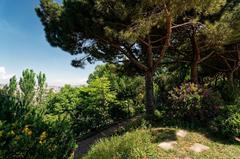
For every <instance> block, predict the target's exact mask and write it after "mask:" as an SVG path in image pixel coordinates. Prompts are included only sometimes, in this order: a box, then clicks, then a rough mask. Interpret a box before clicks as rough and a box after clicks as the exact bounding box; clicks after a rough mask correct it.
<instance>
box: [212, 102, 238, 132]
mask: <svg viewBox="0 0 240 159" xmlns="http://www.w3.org/2000/svg"><path fill="white" fill-rule="evenodd" d="M210 127H211V128H212V129H213V130H214V131H216V132H220V133H221V134H222V135H224V136H227V137H234V136H240V106H239V105H227V106H225V107H223V108H222V109H221V112H220V114H219V115H218V116H217V117H216V118H215V119H214V120H213V121H212V122H211V125H210Z"/></svg>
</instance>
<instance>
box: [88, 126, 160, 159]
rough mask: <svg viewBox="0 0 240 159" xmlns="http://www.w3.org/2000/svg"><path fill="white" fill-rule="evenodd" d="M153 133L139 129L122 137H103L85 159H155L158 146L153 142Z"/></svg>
mask: <svg viewBox="0 0 240 159" xmlns="http://www.w3.org/2000/svg"><path fill="white" fill-rule="evenodd" d="M151 140H152V137H151V133H150V132H148V131H143V130H137V131H135V132H132V133H126V134H125V135H123V136H120V137H117V136H116V137H112V138H110V139H103V140H101V141H100V142H99V143H97V144H96V145H95V146H93V147H92V149H91V150H90V152H89V153H88V154H87V155H86V156H85V157H83V158H84V159H95V158H96V156H97V158H99V159H112V158H114V159H129V158H131V159H143V158H148V159H155V158H157V147H156V146H155V145H152V144H151Z"/></svg>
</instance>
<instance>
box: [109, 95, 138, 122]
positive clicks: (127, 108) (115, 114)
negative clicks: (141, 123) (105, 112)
mask: <svg viewBox="0 0 240 159" xmlns="http://www.w3.org/2000/svg"><path fill="white" fill-rule="evenodd" d="M109 114H110V116H111V118H112V119H114V120H120V119H127V118H131V117H133V116H134V115H135V114H136V109H135V108H134V102H133V100H130V99H129V100H125V101H115V102H114V103H113V104H112V105H111V106H110V109H109Z"/></svg>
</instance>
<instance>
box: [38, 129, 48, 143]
mask: <svg viewBox="0 0 240 159" xmlns="http://www.w3.org/2000/svg"><path fill="white" fill-rule="evenodd" d="M46 138H47V132H46V131H44V132H42V134H41V135H40V137H39V143H40V144H41V145H42V144H44V143H45V142H46Z"/></svg>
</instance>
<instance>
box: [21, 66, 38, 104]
mask: <svg viewBox="0 0 240 159" xmlns="http://www.w3.org/2000/svg"><path fill="white" fill-rule="evenodd" d="M35 84H36V80H35V73H34V72H33V70H30V69H26V70H24V71H23V72H22V77H21V78H20V81H19V86H20V88H21V93H22V94H21V95H22V97H21V98H22V102H23V104H24V105H28V104H30V103H31V102H33V98H34V95H35Z"/></svg>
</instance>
